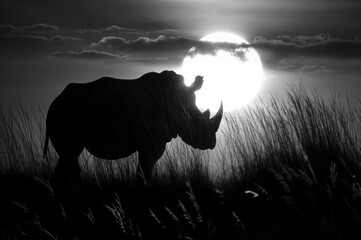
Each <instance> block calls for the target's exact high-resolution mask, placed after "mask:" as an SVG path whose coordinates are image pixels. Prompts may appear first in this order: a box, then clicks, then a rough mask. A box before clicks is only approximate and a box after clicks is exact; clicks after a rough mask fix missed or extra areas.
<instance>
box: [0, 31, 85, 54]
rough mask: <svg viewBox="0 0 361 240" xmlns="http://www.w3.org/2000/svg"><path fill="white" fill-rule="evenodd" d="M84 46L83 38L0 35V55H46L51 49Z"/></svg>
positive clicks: (61, 49) (65, 49) (62, 49)
mask: <svg viewBox="0 0 361 240" xmlns="http://www.w3.org/2000/svg"><path fill="white" fill-rule="evenodd" d="M81 46H84V41H83V39H80V38H77V37H71V36H61V35H55V36H52V37H46V36H38V35H14V34H12V35H0V49H1V55H7V56H15V55H16V56H17V55H19V54H20V55H23V56H29V57H31V56H38V55H43V56H46V55H48V54H49V53H50V52H53V51H67V50H69V49H74V48H80V47H81Z"/></svg>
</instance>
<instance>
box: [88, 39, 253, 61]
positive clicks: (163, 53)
mask: <svg viewBox="0 0 361 240" xmlns="http://www.w3.org/2000/svg"><path fill="white" fill-rule="evenodd" d="M90 47H91V48H94V49H103V50H110V51H116V52H120V53H125V54H130V55H132V56H141V57H146V56H152V57H176V58H184V57H185V56H187V55H188V56H190V57H193V56H195V55H197V54H203V55H207V54H208V55H214V54H216V51H219V50H226V51H229V52H231V53H232V54H234V56H237V57H240V58H241V59H242V60H244V55H245V52H246V51H247V48H244V47H243V46H242V45H240V44H234V43H226V42H222V43H214V42H207V41H200V40H194V39H190V38H185V37H178V36H164V35H160V36H158V37H156V38H149V37H139V38H137V39H135V40H127V39H125V38H121V37H104V38H102V39H101V40H100V41H99V42H96V43H92V44H91V45H90Z"/></svg>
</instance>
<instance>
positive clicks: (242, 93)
mask: <svg viewBox="0 0 361 240" xmlns="http://www.w3.org/2000/svg"><path fill="white" fill-rule="evenodd" d="M201 41H208V42H212V43H232V44H237V45H238V44H239V45H240V48H239V49H241V50H242V51H244V54H243V57H242V58H240V57H239V56H237V55H235V54H234V51H233V52H232V51H231V50H227V49H224V48H223V49H218V50H216V51H215V52H214V53H212V54H201V53H196V54H194V55H192V56H189V55H188V56H186V57H185V58H184V60H183V64H182V69H181V72H182V74H183V76H184V78H185V83H186V84H187V85H190V84H192V82H193V81H194V78H195V77H196V76H197V75H201V76H204V83H203V87H202V88H201V89H200V90H199V91H197V92H196V104H197V106H198V108H200V109H203V110H205V109H207V108H209V109H210V110H211V112H213V113H215V112H216V111H217V110H218V108H219V106H220V103H221V101H222V102H223V105H224V110H225V111H233V110H237V109H239V108H241V107H242V106H244V105H245V104H247V103H249V102H250V101H251V100H252V99H253V98H254V97H255V96H256V95H257V93H258V91H259V90H260V88H261V85H262V80H263V70H262V63H261V60H260V57H259V56H258V54H257V52H256V51H255V50H254V49H253V48H244V47H241V44H248V42H247V41H246V40H244V39H243V38H241V37H239V36H237V35H235V34H231V33H223V32H218V33H213V34H210V35H207V36H205V37H203V38H202V39H201ZM191 50H192V49H191Z"/></svg>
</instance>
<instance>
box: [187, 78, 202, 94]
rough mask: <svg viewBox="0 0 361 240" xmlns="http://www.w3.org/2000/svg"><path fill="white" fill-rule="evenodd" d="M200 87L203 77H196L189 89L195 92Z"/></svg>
mask: <svg viewBox="0 0 361 240" xmlns="http://www.w3.org/2000/svg"><path fill="white" fill-rule="evenodd" d="M202 85H203V76H197V77H196V79H195V80H194V82H193V83H192V85H191V86H190V87H189V88H190V89H191V90H192V91H194V92H195V91H198V90H199V89H201V87H202Z"/></svg>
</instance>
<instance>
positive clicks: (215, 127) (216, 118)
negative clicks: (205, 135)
mask: <svg viewBox="0 0 361 240" xmlns="http://www.w3.org/2000/svg"><path fill="white" fill-rule="evenodd" d="M222 116H223V102H221V106H220V107H219V109H218V112H217V113H216V115H214V117H212V118H211V124H212V129H213V131H214V132H217V130H218V128H219V124H220V123H221V120H222Z"/></svg>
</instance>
